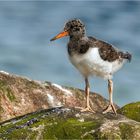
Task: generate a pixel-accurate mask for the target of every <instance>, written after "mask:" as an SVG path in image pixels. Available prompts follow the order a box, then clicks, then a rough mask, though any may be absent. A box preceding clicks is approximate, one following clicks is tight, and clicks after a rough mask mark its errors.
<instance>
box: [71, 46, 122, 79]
mask: <svg viewBox="0 0 140 140" xmlns="http://www.w3.org/2000/svg"><path fill="white" fill-rule="evenodd" d="M69 58H70V61H71V62H72V64H73V65H74V66H75V67H76V68H77V69H78V70H79V71H80V72H81V74H82V75H83V76H89V75H95V76H100V77H102V78H104V79H111V78H112V74H113V73H114V72H116V71H117V70H119V69H120V68H121V66H122V65H123V62H124V61H122V62H120V61H119V60H116V61H113V62H108V61H104V60H103V59H102V58H101V57H100V54H99V50H98V48H90V49H89V50H88V51H87V52H86V53H85V54H74V55H72V56H69Z"/></svg>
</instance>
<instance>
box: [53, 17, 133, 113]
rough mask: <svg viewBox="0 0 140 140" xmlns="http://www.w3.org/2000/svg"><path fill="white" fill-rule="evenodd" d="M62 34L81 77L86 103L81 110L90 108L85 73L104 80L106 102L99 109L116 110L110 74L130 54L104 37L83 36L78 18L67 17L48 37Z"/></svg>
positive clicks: (83, 31)
mask: <svg viewBox="0 0 140 140" xmlns="http://www.w3.org/2000/svg"><path fill="white" fill-rule="evenodd" d="M64 36H69V37H70V39H69V42H68V45H67V49H68V55H69V59H70V61H71V63H72V64H73V65H74V66H75V67H76V68H77V69H78V70H79V71H80V73H81V74H82V75H83V77H84V78H85V84H86V86H85V94H86V107H85V108H84V109H82V110H81V111H90V112H94V110H93V109H92V108H91V107H90V103H89V81H88V77H89V76H99V77H101V78H103V79H106V80H108V92H109V105H108V106H107V107H106V109H105V110H104V111H103V113H107V112H109V111H113V112H114V113H115V114H117V113H116V109H115V107H114V105H113V99H112V96H113V81H112V76H113V74H114V73H115V72H116V71H118V70H119V69H120V68H121V67H122V66H123V64H124V63H125V62H126V60H128V61H129V62H130V61H131V54H130V53H128V52H122V51H120V50H119V49H117V48H115V47H114V46H113V45H111V44H109V43H107V42H105V41H102V40H99V39H97V38H95V37H91V36H86V30H85V25H84V23H83V22H82V21H81V20H80V19H72V20H69V21H68V22H67V23H66V24H65V26H64V30H63V31H62V32H61V33H59V34H58V35H56V36H55V37H54V38H52V39H51V41H53V40H56V39H59V38H62V37H64Z"/></svg>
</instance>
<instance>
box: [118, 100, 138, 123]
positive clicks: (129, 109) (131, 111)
mask: <svg viewBox="0 0 140 140" xmlns="http://www.w3.org/2000/svg"><path fill="white" fill-rule="evenodd" d="M118 113H120V114H122V115H125V116H127V117H128V118H130V119H133V120H135V121H138V122H140V102H135V103H130V104H127V105H125V106H123V107H122V108H120V109H119V110H118Z"/></svg>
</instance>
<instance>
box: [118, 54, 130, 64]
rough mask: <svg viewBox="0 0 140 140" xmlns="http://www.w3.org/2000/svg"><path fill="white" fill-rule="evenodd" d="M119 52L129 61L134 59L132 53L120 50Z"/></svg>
mask: <svg viewBox="0 0 140 140" xmlns="http://www.w3.org/2000/svg"><path fill="white" fill-rule="evenodd" d="M119 54H120V57H121V58H123V59H127V60H128V61H129V62H130V61H131V59H132V55H131V54H130V53H128V52H119Z"/></svg>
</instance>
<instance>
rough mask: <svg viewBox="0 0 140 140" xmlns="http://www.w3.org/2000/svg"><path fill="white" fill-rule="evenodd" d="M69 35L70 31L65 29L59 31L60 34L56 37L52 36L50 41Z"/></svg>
mask: <svg viewBox="0 0 140 140" xmlns="http://www.w3.org/2000/svg"><path fill="white" fill-rule="evenodd" d="M68 35H69V33H68V31H63V32H61V33H59V34H58V35H56V36H55V37H54V38H52V39H51V40H50V41H54V40H56V39H59V38H62V37H65V36H68Z"/></svg>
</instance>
